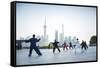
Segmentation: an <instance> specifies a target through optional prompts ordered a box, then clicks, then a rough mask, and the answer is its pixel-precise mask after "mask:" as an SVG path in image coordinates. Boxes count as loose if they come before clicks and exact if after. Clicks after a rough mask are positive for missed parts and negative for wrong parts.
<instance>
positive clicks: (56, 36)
mask: <svg viewBox="0 0 100 68" xmlns="http://www.w3.org/2000/svg"><path fill="white" fill-rule="evenodd" d="M55 40H57V41H58V30H56V31H55Z"/></svg>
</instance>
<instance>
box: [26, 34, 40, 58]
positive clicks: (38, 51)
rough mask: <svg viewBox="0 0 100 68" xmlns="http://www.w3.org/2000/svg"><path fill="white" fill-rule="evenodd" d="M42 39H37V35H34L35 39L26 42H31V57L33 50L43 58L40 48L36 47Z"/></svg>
mask: <svg viewBox="0 0 100 68" xmlns="http://www.w3.org/2000/svg"><path fill="white" fill-rule="evenodd" d="M39 40H40V39H37V38H35V35H34V34H33V38H31V39H29V40H26V41H25V42H30V43H31V45H30V51H29V56H31V54H32V51H33V49H34V50H35V52H36V53H37V54H38V55H39V56H41V55H42V54H41V52H40V50H39V48H38V47H37V46H36V42H39Z"/></svg>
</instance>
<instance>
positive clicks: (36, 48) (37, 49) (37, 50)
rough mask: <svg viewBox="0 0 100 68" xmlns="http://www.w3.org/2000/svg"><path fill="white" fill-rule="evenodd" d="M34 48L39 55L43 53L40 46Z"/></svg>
mask: <svg viewBox="0 0 100 68" xmlns="http://www.w3.org/2000/svg"><path fill="white" fill-rule="evenodd" d="M34 50H35V52H36V53H37V54H38V55H39V56H41V55H42V53H41V52H40V50H39V48H38V47H34Z"/></svg>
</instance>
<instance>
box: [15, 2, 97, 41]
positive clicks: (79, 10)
mask: <svg viewBox="0 0 100 68" xmlns="http://www.w3.org/2000/svg"><path fill="white" fill-rule="evenodd" d="M16 9H17V15H16V17H17V19H16V20H17V22H16V25H17V27H16V28H17V30H16V32H17V37H16V38H17V39H20V37H24V38H26V37H27V36H32V35H33V34H36V36H43V35H44V34H45V32H44V31H46V34H47V35H48V39H49V41H53V40H54V39H55V31H56V30H57V31H58V37H60V34H61V33H62V32H64V37H69V36H71V37H74V36H76V37H77V38H79V40H86V41H87V42H89V40H90V37H91V36H93V35H96V8H91V7H74V6H56V5H39V4H20V3H18V4H17V5H16ZM73 11H74V12H73ZM45 22H46V27H45V26H44V24H45ZM62 24H63V26H64V28H63V29H64V31H62ZM44 27H45V28H46V30H44ZM44 36H45V35H44Z"/></svg>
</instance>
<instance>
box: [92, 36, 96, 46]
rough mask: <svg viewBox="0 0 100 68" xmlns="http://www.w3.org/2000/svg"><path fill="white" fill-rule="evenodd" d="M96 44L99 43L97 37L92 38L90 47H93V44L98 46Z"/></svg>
mask: <svg viewBox="0 0 100 68" xmlns="http://www.w3.org/2000/svg"><path fill="white" fill-rule="evenodd" d="M96 42H97V36H92V37H91V38H90V45H91V44H96Z"/></svg>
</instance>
